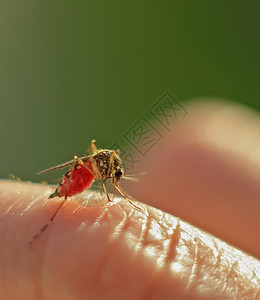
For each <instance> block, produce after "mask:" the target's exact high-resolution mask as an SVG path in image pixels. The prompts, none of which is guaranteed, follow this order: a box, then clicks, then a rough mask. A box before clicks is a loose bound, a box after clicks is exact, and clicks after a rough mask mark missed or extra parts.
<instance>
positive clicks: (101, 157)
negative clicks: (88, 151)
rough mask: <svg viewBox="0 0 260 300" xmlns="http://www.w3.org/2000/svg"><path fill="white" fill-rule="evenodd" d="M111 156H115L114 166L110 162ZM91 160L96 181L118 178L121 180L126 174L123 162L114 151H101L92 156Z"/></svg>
mask: <svg viewBox="0 0 260 300" xmlns="http://www.w3.org/2000/svg"><path fill="white" fill-rule="evenodd" d="M111 155H113V156H114V159H113V162H112V164H111V162H110V158H111ZM91 160H92V167H93V171H94V173H95V178H96V179H102V180H106V179H108V178H110V177H116V178H117V177H118V176H119V178H118V180H119V179H120V177H121V176H122V175H123V173H124V172H123V167H122V160H121V158H120V157H119V155H118V154H116V153H115V151H113V150H99V152H98V153H97V154H95V155H93V156H92V158H91ZM93 162H94V164H93ZM116 174H117V175H116Z"/></svg>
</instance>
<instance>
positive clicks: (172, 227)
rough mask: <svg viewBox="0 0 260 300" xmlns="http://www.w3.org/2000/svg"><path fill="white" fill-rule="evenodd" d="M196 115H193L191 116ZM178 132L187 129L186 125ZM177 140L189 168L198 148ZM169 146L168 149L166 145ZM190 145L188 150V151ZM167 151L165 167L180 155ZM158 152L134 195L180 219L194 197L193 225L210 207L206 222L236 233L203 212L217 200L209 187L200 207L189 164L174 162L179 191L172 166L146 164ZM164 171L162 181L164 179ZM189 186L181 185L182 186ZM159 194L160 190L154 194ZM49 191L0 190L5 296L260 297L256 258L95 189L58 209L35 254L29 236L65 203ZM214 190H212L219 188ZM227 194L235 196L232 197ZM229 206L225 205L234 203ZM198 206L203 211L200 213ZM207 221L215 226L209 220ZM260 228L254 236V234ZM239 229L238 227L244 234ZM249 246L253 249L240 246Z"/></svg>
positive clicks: (1, 290) (0, 279)
mask: <svg viewBox="0 0 260 300" xmlns="http://www.w3.org/2000/svg"><path fill="white" fill-rule="evenodd" d="M189 112H190V115H191V111H190V110H189ZM180 126H186V127H183V128H186V129H187V128H188V125H187V124H186V125H185V124H184V125H180ZM179 129H180V130H181V127H180V128H179ZM179 129H178V130H179ZM179 132H181V131H179ZM175 133H176V132H175ZM175 133H174V134H175ZM176 134H177V133H176ZM177 136H179V138H180V140H179V142H180V143H179V145H183V146H182V147H180V148H181V149H180V148H178V147H177V146H176V147H177V149H179V150H182V151H177V153H178V154H179V155H181V156H179V159H180V157H183V161H182V162H184V161H185V159H187V155H188V157H190V156H191V155H194V151H191V150H194V148H195V149H196V147H191V150H189V147H190V146H191V144H192V145H193V146H194V144H193V143H191V144H189V143H182V144H181V142H182V141H183V140H182V134H179V135H178V134H177ZM170 140H171V139H170ZM170 140H168V141H170ZM184 140H185V139H184ZM187 140H188V138H187ZM187 140H185V142H187ZM163 142H164V143H167V138H165V140H164V141H163ZM177 142H178V139H177ZM174 145H178V144H174ZM171 146H173V144H171ZM184 146H186V147H187V148H186V151H184V153H183V149H185V147H184ZM161 147H163V144H162V145H161ZM170 149H171V148H168V146H167V148H164V150H166V152H165V151H164V152H163V153H164V155H166V156H164V158H165V159H166V162H167V163H169V162H171V161H169V160H167V154H168V155H171V153H172V151H173V152H174V153H175V154H176V151H175V150H172V151H171V150H170ZM172 149H175V148H172ZM201 149H204V148H203V147H202V148H201ZM156 151H158V148H157V149H153V151H152V152H151V153H149V155H151V157H150V158H149V155H148V156H147V158H146V160H145V163H146V166H147V177H146V178H148V179H145V180H143V182H142V184H140V188H138V186H139V185H135V186H134V185H132V186H129V189H131V188H132V189H133V188H134V189H135V193H136V194H139V195H140V197H139V199H140V200H142V195H143V199H144V200H146V201H147V202H148V201H150V203H152V204H153V205H154V206H157V207H160V206H161V208H164V210H165V211H172V212H174V207H175V205H176V211H177V213H176V214H177V215H178V216H179V215H180V212H181V209H180V208H181V201H183V199H186V198H185V197H187V194H189V192H190V194H191V196H192V199H193V201H194V202H195V204H194V205H193V206H191V207H190V205H192V203H191V202H186V205H183V206H182V207H183V213H184V216H183V217H185V218H186V219H188V218H187V216H189V215H194V216H197V215H198V216H200V217H199V218H198V220H200V221H201V222H202V225H203V224H204V223H203V220H204V215H203V214H198V212H200V210H203V211H204V213H206V214H210V215H209V216H207V215H206V216H205V218H206V220H207V221H208V222H209V224H210V225H211V224H213V225H214V224H221V223H222V222H224V224H223V227H224V228H225V229H226V231H227V232H229V231H230V232H231V233H232V231H231V230H230V228H231V229H232V228H233V227H232V226H231V227H230V226H229V223H228V222H226V221H225V220H226V219H225V218H222V219H220V220H219V219H218V221H219V222H218V223H216V222H214V218H213V217H214V214H215V213H216V212H217V210H216V209H215V207H214V210H212V209H208V210H205V206H206V205H208V206H210V205H209V203H208V204H207V201H209V200H210V199H208V198H207V197H206V196H207V195H208V196H210V195H212V194H210V193H209V191H210V188H212V185H210V186H208V185H207V186H206V187H205V186H204V185H198V192H199V190H200V189H202V190H203V189H206V192H204V193H203V196H205V197H203V199H202V200H200V198H199V194H196V193H195V192H194V188H191V189H190V190H188V188H189V184H190V183H191V181H192V180H193V179H194V177H193V176H190V177H189V175H193V173H188V175H187V176H184V173H185V170H186V171H187V169H186V168H187V166H186V168H185V166H184V170H183V164H181V163H180V162H179V164H178V163H177V162H178V160H177V161H176V160H173V162H175V163H176V164H177V165H175V168H174V170H175V172H177V175H176V176H175V177H173V179H174V180H175V179H176V177H177V176H178V175H181V174H183V176H181V177H180V178H179V179H178V181H177V183H178V184H175V185H174V184H173V182H175V181H174V180H170V178H171V177H169V176H172V175H173V173H174V172H170V171H169V172H170V173H167V170H169V164H165V165H164V164H161V165H160V166H161V168H162V169H160V168H159V169H158V168H157V167H159V165H156V167H155V168H150V167H149V166H150V165H149V159H151V160H150V161H152V160H153V162H154V161H157V160H156V159H158V157H156V156H154V155H156V153H158V155H159V153H161V150H160V152H156ZM167 151H168V152H167ZM189 151H190V152H189ZM201 151H202V150H201ZM196 153H200V151H197V152H195V154H196ZM185 154H186V155H185ZM202 154H203V153H202ZM213 154H214V153H213ZM217 156H218V155H216V157H217ZM170 157H171V156H169V157H168V159H169V158H170ZM174 157H176V156H174ZM195 157H196V156H195ZM200 157H202V159H201V160H198V161H197V162H198V165H200V164H199V162H203V161H205V155H201V156H200ZM213 157H214V156H213ZM211 161H212V160H211ZM213 166H216V164H214V165H213ZM217 166H219V164H217ZM208 167H209V166H208V165H207V164H205V169H203V168H200V169H199V170H195V171H196V172H195V171H194V174H200V173H201V172H202V174H203V172H205V170H206V169H207V168H208ZM179 168H181V171H180V169H179ZM213 169H214V168H213ZM230 169H232V168H231V166H230ZM153 170H154V171H156V172H157V177H153V176H152V175H153V173H151V171H153ZM161 172H162V173H161ZM165 172H166V173H165ZM182 172H183V173H182ZM211 172H212V173H213V170H212V171H211ZM234 173H235V174H236V172H234ZM158 174H163V176H161V177H159V180H158ZM167 175H169V176H167ZM223 175H226V173H224V174H223ZM205 176H206V175H205ZM160 178H162V180H161V179H160ZM202 178H203V177H202ZM215 178H217V179H218V177H215ZM163 179H164V180H166V182H165V181H164V180H163ZM151 180H152V181H151ZM153 180H154V181H153ZM182 180H183V184H184V186H183V188H182V189H179V188H178V187H180V186H181V185H180V183H181V182H182ZM200 180H201V179H200ZM199 182H200V181H199ZM201 182H202V180H201ZM155 183H156V186H155ZM162 183H163V184H164V185H163V186H161V184H162ZM197 183H198V182H197ZM146 184H149V185H146ZM227 184H229V183H227ZM194 186H195V185H194ZM194 186H192V187H194ZM196 186H197V185H196ZM156 188H157V189H158V190H159V191H161V192H160V193H159V192H158V193H155V191H156ZM185 188H186V189H187V193H184V196H183V195H182V194H181V192H184V191H185ZM241 189H242V188H241ZM232 190H234V189H232ZM52 191H53V189H52V187H49V186H43V185H33V184H28V183H16V182H8V181H2V182H1V184H0V207H1V209H0V211H1V215H0V222H1V225H0V243H1V245H2V246H1V249H0V251H1V252H0V253H1V254H0V264H1V268H0V298H1V299H7V300H8V299H122V298H123V299H141V298H146V299H159V298H161V299H205V298H206V299H214V298H215V299H234V298H237V299H258V298H260V290H259V286H260V262H259V261H258V260H257V259H255V258H253V257H250V256H249V255H247V254H245V253H243V252H241V251H239V250H237V249H235V248H234V247H232V246H230V245H228V244H226V243H225V242H223V241H221V240H219V239H217V238H215V237H213V236H211V235H210V234H208V233H205V232H203V231H201V230H199V229H197V228H196V227H194V226H191V225H189V224H187V223H185V222H183V221H182V220H180V219H178V218H176V217H173V216H170V215H169V214H167V213H163V212H162V211H160V210H158V209H154V208H152V207H149V206H146V205H144V204H140V203H138V206H140V207H142V211H141V212H140V211H139V210H136V209H133V208H132V206H130V205H129V204H128V202H127V201H126V200H124V199H120V198H116V199H115V200H114V202H113V203H112V204H111V205H107V203H106V199H105V197H104V198H102V197H100V195H99V194H95V193H93V192H86V193H84V194H81V195H78V196H76V197H75V200H77V201H75V200H74V198H71V199H70V201H68V202H67V203H66V204H65V206H64V207H63V208H62V210H61V211H60V212H59V214H58V215H57V218H56V219H55V222H53V224H51V226H50V227H49V228H48V230H46V232H45V233H44V234H43V235H41V236H40V237H39V239H38V240H36V241H35V244H34V245H33V248H32V249H29V248H28V244H29V242H30V240H31V238H32V237H33V236H34V234H35V233H37V232H38V230H39V229H40V228H41V227H42V226H43V225H44V223H46V222H47V221H48V219H49V217H50V216H51V215H52V213H53V211H54V210H55V208H56V207H57V206H58V204H59V202H60V201H61V199H52V200H47V198H48V196H49V194H50V193H51V192H52ZM195 191H196V190H195ZM213 191H214V192H215V190H214V189H213ZM153 192H154V194H153ZM234 192H235V190H234ZM207 193H208V194H207ZM235 195H236V194H235V193H234V196H235ZM228 196H230V199H233V198H232V197H231V196H232V195H231V194H230V193H229V194H228ZM149 197H150V198H149ZM169 199H170V200H171V201H169ZM221 199H222V198H221ZM223 200H228V197H226V198H224V199H223ZM198 201H201V202H199V203H198ZM203 201H204V202H203ZM187 203H188V205H187ZM83 204H85V205H83ZM229 205H230V206H231V203H230V204H229ZM196 206H199V207H198V209H197V210H196V209H195V208H196ZM227 206H228V205H227ZM240 206H241V204H240ZM206 208H207V206H206ZM254 208H255V209H256V206H255V207H254ZM233 210H234V204H233ZM189 211H190V212H191V213H190V214H189V213H188V212H189ZM210 211H211V213H210ZM235 211H236V210H235ZM258 211H259V210H258ZM250 212H251V211H250ZM229 213H230V218H231V220H232V219H233V218H234V217H233V216H232V214H231V210H230V211H229ZM253 216H254V214H253V215H252V214H251V215H250V216H248V214H247V211H245V213H244V216H243V220H244V222H245V223H247V222H246V221H247V220H249V219H250V218H252V217H253ZM194 220H195V221H196V220H197V219H196V218H194ZM210 220H213V222H211V223H210ZM249 222H250V220H249ZM255 222H256V221H255ZM254 224H255V223H254ZM206 225H207V224H206ZM225 225H226V226H225ZM231 225H233V223H232V224H231ZM245 226H249V225H248V224H246V225H245ZM202 227H203V226H202ZM258 228H259V227H258ZM258 228H252V230H255V231H254V232H255V233H256V232H257V230H258ZM240 229H241V228H240V227H239V229H238V230H240ZM250 230H251V229H250ZM220 232H221V230H220ZM250 232H251V231H249V233H250ZM242 233H243V232H242ZM243 236H244V235H243V234H242V237H243ZM258 236H259V235H258ZM254 240H255V243H252V244H253V247H252V248H251V249H252V251H251V253H252V252H253V251H256V252H257V247H256V245H257V242H256V240H257V236H254ZM243 245H246V243H244V242H243ZM245 247H246V246H244V248H245ZM241 248H243V246H242V247H241ZM249 252H250V251H249ZM203 297H204V298H203Z"/></svg>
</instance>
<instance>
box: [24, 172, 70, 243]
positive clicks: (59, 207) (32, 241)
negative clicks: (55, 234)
mask: <svg viewBox="0 0 260 300" xmlns="http://www.w3.org/2000/svg"><path fill="white" fill-rule="evenodd" d="M72 172H73V168H71V175H70V178H69V184H68V188H67V191H66V195H65V197H64V199H63V201H62V202H61V203H60V205H59V206H58V208H57V209H56V211H55V212H54V214H53V215H52V217H51V218H50V220H49V222H48V223H46V224H45V225H44V226H43V227H42V228H41V229H40V231H39V232H38V233H37V234H35V235H34V236H33V238H32V239H31V241H30V243H29V248H32V246H33V243H34V242H35V240H36V239H37V238H38V237H39V236H40V235H41V234H42V233H44V231H45V230H46V229H47V228H48V227H49V225H50V224H51V223H52V222H53V220H54V219H55V217H56V216H57V214H58V212H59V211H60V209H61V207H62V206H63V204H64V203H65V202H66V200H67V198H68V194H69V189H70V184H71V179H72Z"/></svg>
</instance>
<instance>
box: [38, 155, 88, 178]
mask: <svg viewBox="0 0 260 300" xmlns="http://www.w3.org/2000/svg"><path fill="white" fill-rule="evenodd" d="M88 158H89V156H83V157H81V158H80V159H81V160H83V161H84V162H85V161H86V160H87V159H88ZM76 163H77V161H76V160H75V159H72V160H70V161H67V162H65V163H63V164H61V165H58V166H55V167H51V168H48V169H46V170H43V171H40V172H38V173H37V174H38V175H40V174H44V173H48V172H52V171H56V170H60V169H64V168H66V167H68V166H73V165H75V164H76Z"/></svg>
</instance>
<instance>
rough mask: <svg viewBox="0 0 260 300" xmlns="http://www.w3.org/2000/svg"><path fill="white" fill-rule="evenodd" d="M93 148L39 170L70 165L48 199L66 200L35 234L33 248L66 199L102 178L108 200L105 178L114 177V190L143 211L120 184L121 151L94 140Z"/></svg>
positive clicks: (50, 169)
mask: <svg viewBox="0 0 260 300" xmlns="http://www.w3.org/2000/svg"><path fill="white" fill-rule="evenodd" d="M90 147H91V150H92V155H88V156H83V157H81V158H79V157H78V156H76V155H75V156H74V159H73V160H71V161H68V162H66V163H63V164H61V165H58V166H55V167H51V168H49V169H46V170H43V171H41V172H39V173H38V174H44V173H47V172H52V171H56V170H59V169H63V168H66V167H68V166H70V169H69V171H68V172H67V173H66V174H65V175H64V176H63V178H62V180H61V181H60V183H59V184H58V187H57V188H56V190H55V192H54V193H53V194H51V195H50V196H49V198H48V199H50V198H54V197H64V199H63V200H62V202H61V203H60V205H59V206H58V208H57V209H56V211H55V212H54V214H53V215H52V217H51V218H50V219H49V222H48V223H46V224H45V225H44V226H43V227H42V228H41V230H40V231H39V232H38V233H37V234H36V235H34V236H33V238H32V240H31V242H30V247H31V246H32V244H33V242H34V241H35V240H36V239H37V238H38V237H39V236H40V234H42V233H43V232H44V231H45V230H46V229H47V228H48V226H49V225H50V224H51V223H52V222H53V220H54V219H55V217H56V215H57V213H58V212H59V211H60V209H61V207H62V206H63V204H64V203H65V202H66V200H67V198H68V197H71V196H74V195H77V194H80V193H81V192H83V191H84V190H86V189H87V188H89V187H90V186H91V184H92V183H93V181H94V180H101V182H102V187H103V189H104V192H105V194H106V196H107V199H108V201H109V202H110V201H111V199H110V197H109V194H108V192H107V188H106V184H105V182H106V180H108V179H111V183H112V185H113V186H114V187H115V189H116V190H118V192H119V193H120V194H121V195H122V196H123V197H124V198H125V199H126V200H127V201H128V202H129V203H130V204H131V205H132V206H133V207H134V208H135V209H138V210H141V208H140V207H138V206H136V205H135V204H134V203H133V202H132V201H131V200H130V199H129V198H128V197H127V195H126V194H125V192H124V191H123V190H122V188H121V187H120V186H119V180H120V179H121V178H122V177H123V176H124V168H123V163H122V160H121V158H120V156H119V150H116V151H114V150H108V149H98V148H97V146H96V141H95V140H92V142H91V145H90Z"/></svg>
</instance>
